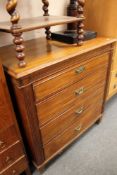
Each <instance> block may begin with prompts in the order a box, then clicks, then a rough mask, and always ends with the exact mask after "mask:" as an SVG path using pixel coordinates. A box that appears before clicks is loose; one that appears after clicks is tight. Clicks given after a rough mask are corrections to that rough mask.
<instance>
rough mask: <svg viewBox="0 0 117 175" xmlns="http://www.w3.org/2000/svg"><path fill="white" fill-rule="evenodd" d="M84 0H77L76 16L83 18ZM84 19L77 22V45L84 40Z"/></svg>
mask: <svg viewBox="0 0 117 175" xmlns="http://www.w3.org/2000/svg"><path fill="white" fill-rule="evenodd" d="M84 5H85V0H78V17H80V18H84ZM83 28H84V19H83V20H82V21H79V22H78V45H82V44H83V42H84V29H83Z"/></svg>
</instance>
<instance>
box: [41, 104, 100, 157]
mask: <svg viewBox="0 0 117 175" xmlns="http://www.w3.org/2000/svg"><path fill="white" fill-rule="evenodd" d="M101 109H102V104H99V103H98V104H97V105H96V104H94V105H92V106H91V107H90V108H88V109H87V111H86V113H85V114H84V115H83V116H82V117H81V118H79V120H78V121H77V122H75V123H74V124H73V125H72V126H70V127H69V128H67V130H65V131H64V132H63V133H62V134H60V135H59V136H57V137H56V138H54V139H53V140H52V141H51V142H49V143H48V144H47V145H46V146H45V147H44V152H45V158H46V159H49V158H50V157H52V156H53V155H54V154H57V153H59V151H61V150H62V149H63V148H65V147H66V146H67V145H69V144H70V143H71V142H72V141H73V140H75V139H76V138H77V137H78V136H80V135H81V134H82V133H83V132H84V131H85V130H86V129H87V128H89V127H90V126H91V125H92V124H93V123H94V122H95V121H96V120H97V119H98V118H99V116H100V114H101Z"/></svg>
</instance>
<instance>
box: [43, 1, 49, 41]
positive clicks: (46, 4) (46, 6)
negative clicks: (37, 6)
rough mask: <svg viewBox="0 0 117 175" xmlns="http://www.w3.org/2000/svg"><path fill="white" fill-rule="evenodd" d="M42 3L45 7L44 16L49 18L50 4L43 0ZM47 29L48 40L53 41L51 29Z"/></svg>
mask: <svg viewBox="0 0 117 175" xmlns="http://www.w3.org/2000/svg"><path fill="white" fill-rule="evenodd" d="M42 2H43V4H44V5H43V11H44V16H49V13H48V11H49V10H48V7H49V2H48V0H42ZM45 29H46V31H45V33H46V38H47V39H48V40H49V39H51V32H50V27H46V28H45Z"/></svg>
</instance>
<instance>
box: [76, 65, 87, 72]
mask: <svg viewBox="0 0 117 175" xmlns="http://www.w3.org/2000/svg"><path fill="white" fill-rule="evenodd" d="M84 71H85V67H84V66H80V67H79V68H77V69H76V70H75V72H76V73H77V74H81V73H82V72H84Z"/></svg>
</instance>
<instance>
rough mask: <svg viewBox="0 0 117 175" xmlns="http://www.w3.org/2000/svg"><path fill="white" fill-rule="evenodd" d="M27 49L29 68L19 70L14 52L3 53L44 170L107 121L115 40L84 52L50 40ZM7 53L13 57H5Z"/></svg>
mask: <svg viewBox="0 0 117 175" xmlns="http://www.w3.org/2000/svg"><path fill="white" fill-rule="evenodd" d="M39 43H40V44H39ZM25 44H26V48H27V49H26V55H27V57H26V59H27V63H28V64H27V67H25V68H21V69H20V68H18V67H17V62H16V59H15V57H14V52H13V49H12V47H9V46H8V47H4V48H2V49H1V50H0V57H1V60H2V62H3V64H4V68H5V70H6V72H7V74H8V76H9V81H10V82H11V86H12V88H13V89H12V91H14V93H15V95H14V98H15V99H16V101H17V108H18V109H19V113H20V119H21V122H22V126H23V128H24V131H25V133H24V134H25V136H26V138H27V141H28V144H29V148H30V154H31V155H32V162H33V163H34V165H35V166H36V167H37V168H38V169H39V168H41V167H43V166H44V165H45V164H46V163H47V162H48V161H49V160H51V159H52V158H53V157H55V156H56V155H57V154H58V153H60V152H61V151H62V150H64V148H66V147H67V146H68V145H69V144H70V143H72V142H73V141H74V140H76V139H77V138H79V136H80V135H81V134H83V133H84V132H85V131H86V130H87V129H88V128H89V127H91V126H92V125H93V124H94V123H96V122H97V121H98V122H99V121H100V120H101V118H102V114H103V111H104V102H105V98H106V93H107V85H108V74H109V70H110V63H111V59H112V54H113V48H114V45H115V40H113V39H106V38H97V39H94V40H91V41H87V42H86V43H85V44H84V46H81V47H77V46H71V45H66V44H61V43H59V42H55V41H46V40H44V39H42V40H41V39H40V40H38V39H37V40H31V41H27V42H26V43H25ZM6 49H7V52H8V53H9V56H8V54H7V53H6V52H5V54H2V53H3V52H4V51H5V50H6Z"/></svg>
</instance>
